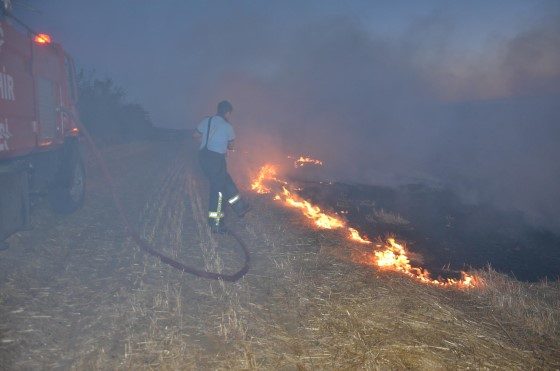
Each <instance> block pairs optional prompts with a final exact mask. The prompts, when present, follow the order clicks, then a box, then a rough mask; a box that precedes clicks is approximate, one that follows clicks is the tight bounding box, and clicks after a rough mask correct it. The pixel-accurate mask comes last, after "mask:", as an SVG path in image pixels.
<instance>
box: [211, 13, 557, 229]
mask: <svg viewBox="0 0 560 371" xmlns="http://www.w3.org/2000/svg"><path fill="white" fill-rule="evenodd" d="M437 18H438V17H437V16H431V17H429V18H428V19H423V20H421V21H419V22H418V23H416V24H415V25H414V26H413V27H411V28H410V29H409V30H408V32H407V33H405V34H404V36H402V37H401V38H399V39H397V40H395V39H393V40H387V39H385V38H383V37H377V36H376V35H372V34H371V33H370V32H368V31H367V30H366V29H365V27H364V25H363V24H361V23H360V22H359V21H357V20H355V19H352V18H349V17H343V16H338V17H332V18H329V19H326V20H318V21H317V22H314V23H312V24H307V25H304V26H302V27H301V28H300V29H299V30H297V31H295V32H294V33H293V34H291V35H290V36H291V37H290V39H289V40H288V41H287V42H286V43H285V44H286V45H289V48H286V49H283V52H282V53H277V54H276V55H274V58H272V60H274V64H273V65H271V66H266V65H264V66H262V68H261V70H262V71H264V73H252V72H253V71H240V70H236V71H235V70H230V71H227V73H226V74H224V78H223V79H221V80H220V81H219V84H218V85H219V89H217V90H216V91H219V93H220V95H219V96H223V97H230V98H231V99H232V100H234V102H235V104H236V105H237V106H238V107H243V108H241V112H239V113H236V118H235V119H236V120H238V121H239V122H240V123H241V124H240V127H239V128H238V131H239V132H240V135H241V138H242V140H241V142H242V145H243V147H244V148H248V149H254V150H255V153H258V154H259V158H260V159H262V158H263V157H264V158H266V157H267V156H266V155H264V156H263V154H265V153H268V152H270V151H271V149H272V148H274V149H275V151H274V152H275V155H274V156H275V157H278V153H305V154H311V155H314V156H317V157H319V158H321V159H323V160H325V162H326V163H327V164H328V170H329V171H330V177H331V179H337V180H345V181H352V182H366V183H377V184H380V183H381V184H388V183H389V184H398V183H406V182H416V181H422V182H436V183H437V184H440V185H443V186H451V187H453V188H454V189H455V190H456V191H458V192H460V193H461V194H462V195H464V197H465V199H466V200H468V201H471V202H490V203H493V204H494V205H496V206H499V207H503V208H505V209H513V210H521V211H523V212H525V213H526V215H527V216H528V217H529V219H530V220H532V221H533V222H534V223H538V224H543V225H545V226H546V227H549V228H554V229H556V230H560V222H559V220H560V218H559V217H560V196H558V189H559V188H560V165H559V163H558V159H560V149H559V147H558V145H557V142H558V139H560V126H559V125H558V123H559V122H560V108H559V107H560V105H559V104H558V103H559V102H560V99H559V98H560V42H559V40H560V18H559V17H557V16H555V17H552V16H549V17H548V18H547V19H544V20H541V21H540V22H538V23H537V24H534V25H533V26H532V27H530V28H528V29H526V30H524V31H523V32H520V33H518V34H516V35H514V36H513V37H510V38H507V39H502V40H499V42H497V41H496V40H494V41H493V42H490V41H489V42H488V44H487V45H485V47H484V48H482V50H480V51H479V52H478V54H476V55H472V54H468V55H466V54H465V55H461V53H459V52H457V50H456V49H454V48H453V47H452V46H450V43H451V36H450V35H451V34H452V32H453V27H452V25H451V24H450V23H449V22H447V21H445V20H444V21H442V22H441V23H438V19H437ZM256 60H261V61H263V63H266V58H263V57H262V55H258V58H256ZM267 67H268V68H267ZM259 72H260V71H259ZM217 98H218V96H214V97H213V101H216V100H217ZM266 134H267V135H268V136H269V137H272V138H275V143H274V144H271V142H270V140H265V141H264V143H266V145H265V146H264V148H263V147H260V148H259V144H261V143H263V135H266Z"/></svg>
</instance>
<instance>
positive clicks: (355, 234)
mask: <svg viewBox="0 0 560 371" xmlns="http://www.w3.org/2000/svg"><path fill="white" fill-rule="evenodd" d="M348 231H349V232H350V239H351V240H352V241H356V242H359V243H363V244H370V243H371V241H370V240H368V239H365V238H363V237H362V236H360V232H358V231H357V230H356V229H354V228H350V227H349V228H348Z"/></svg>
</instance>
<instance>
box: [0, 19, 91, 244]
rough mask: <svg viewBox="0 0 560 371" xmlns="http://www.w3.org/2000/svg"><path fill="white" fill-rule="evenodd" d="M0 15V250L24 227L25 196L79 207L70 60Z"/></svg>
mask: <svg viewBox="0 0 560 371" xmlns="http://www.w3.org/2000/svg"><path fill="white" fill-rule="evenodd" d="M18 27H19V26H18V24H17V23H16V22H14V21H13V20H11V19H10V17H8V16H7V14H6V13H4V12H3V11H2V10H0V244H1V243H3V242H4V240H5V239H6V238H7V237H8V236H9V235H11V234H12V233H14V232H16V231H18V230H19V229H21V228H25V227H26V226H29V205H30V201H29V200H30V194H39V195H43V194H46V195H47V197H48V199H49V201H50V204H51V205H52V207H53V208H54V209H55V210H56V211H58V212H63V213H69V212H72V211H74V210H76V209H78V208H79V207H80V206H81V205H82V204H83V201H84V195H85V171H84V164H83V160H82V149H81V145H80V141H81V135H80V130H79V122H78V111H77V108H76V104H77V89H76V81H75V68H74V63H73V61H72V58H71V57H70V56H69V55H68V54H66V53H65V52H64V50H63V49H62V47H61V46H60V45H59V44H56V43H54V42H52V41H51V39H50V37H49V36H48V35H44V34H34V33H31V32H30V31H29V30H27V29H25V28H24V27H19V28H18Z"/></svg>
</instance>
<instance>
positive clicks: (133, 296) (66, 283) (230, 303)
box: [0, 142, 560, 370]
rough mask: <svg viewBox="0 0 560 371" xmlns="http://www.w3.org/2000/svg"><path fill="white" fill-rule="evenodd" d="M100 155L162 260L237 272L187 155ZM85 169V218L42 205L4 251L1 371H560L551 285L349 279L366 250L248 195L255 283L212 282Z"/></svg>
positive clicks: (369, 275) (0, 259) (147, 148)
mask: <svg viewBox="0 0 560 371" xmlns="http://www.w3.org/2000/svg"><path fill="white" fill-rule="evenodd" d="M104 155H105V156H106V158H107V159H108V163H109V167H110V170H111V172H112V173H113V174H114V176H115V181H116V187H117V190H118V193H119V194H120V195H121V197H122V199H123V203H124V205H125V206H126V209H127V212H128V217H129V218H130V219H131V220H132V221H133V222H135V223H136V224H137V225H138V226H139V227H138V228H139V230H140V231H141V233H142V235H143V237H144V238H146V239H147V240H149V241H151V242H152V243H153V245H154V246H156V247H157V248H158V249H160V250H161V251H164V252H165V253H166V254H167V255H169V256H172V257H174V258H176V259H177V260H180V261H182V262H184V263H186V264H189V265H193V266H196V267H204V268H206V269H208V270H212V271H228V272H229V271H234V270H235V269H236V268H238V267H239V266H240V265H241V264H242V261H241V255H240V251H239V249H238V247H237V246H236V245H235V242H234V240H233V239H232V238H231V237H228V236H214V235H211V234H210V233H209V231H208V229H207V227H206V221H205V211H206V191H205V190H206V188H205V187H206V185H205V183H204V181H203V179H202V178H201V176H200V174H199V172H198V170H197V168H196V163H195V161H194V158H193V155H194V153H193V150H192V149H191V148H187V147H184V146H183V145H182V144H180V143H174V142H159V143H158V142H154V143H136V144H129V145H123V146H119V147H115V148H110V149H108V150H105V151H104ZM88 167H89V176H90V182H89V189H88V191H89V195H88V199H87V202H86V205H85V207H84V208H83V209H82V210H79V211H78V212H77V213H76V214H74V215H71V216H65V217H61V216H57V215H54V214H52V213H51V212H50V211H49V210H48V208H47V207H46V206H45V205H44V204H43V203H42V201H39V202H38V204H37V205H35V207H34V213H33V221H32V224H33V229H32V230H31V231H23V232H20V233H18V234H16V235H14V236H12V237H11V238H10V240H9V242H10V244H11V248H10V249H9V250H6V251H3V252H0V368H4V369H53V368H55V369H56V368H60V369H131V370H142V369H164V370H166V369H173V370H174V369H231V368H233V369H303V370H305V369H360V368H362V369H425V370H432V369H469V368H470V369H507V370H526V369H558V368H560V326H559V321H560V309H559V308H560V284H559V283H558V282H543V283H538V284H535V283H532V284H531V283H522V282H518V281H515V280H513V279H511V278H509V277H506V276H503V275H500V274H498V273H496V272H494V271H493V270H491V269H488V270H486V271H482V272H478V274H479V275H481V276H482V277H483V278H484V283H485V284H484V285H483V286H482V287H480V288H477V289H473V290H469V291H457V290H451V289H439V288H436V287H431V286H426V285H422V284H419V283H417V282H415V281H412V280H410V279H408V278H406V277H403V276H401V275H399V274H396V273H389V272H382V271H378V270H374V269H372V268H371V267H366V266H359V265H356V264H355V263H353V262H352V260H351V257H350V255H351V253H352V251H354V250H355V249H359V248H360V247H359V246H354V245H352V243H351V242H348V241H347V240H346V239H345V238H343V237H342V236H340V235H338V234H337V233H336V232H328V231H327V232H324V231H316V230H313V229H311V228H309V226H308V224H307V222H306V221H305V220H303V219H302V217H301V216H299V215H298V214H295V213H293V212H292V211H290V210H285V209H282V208H279V207H278V206H277V205H275V204H274V203H272V202H271V201H270V200H268V199H267V198H266V197H258V196H254V195H251V196H250V197H251V202H252V204H253V210H252V212H251V213H250V214H249V215H248V216H247V217H246V218H245V219H243V220H238V219H237V218H235V216H233V215H228V217H229V220H228V222H229V224H230V226H231V227H232V228H235V229H236V231H238V233H239V234H240V235H241V236H242V237H243V238H244V239H245V241H246V242H247V245H248V247H249V249H250V251H251V254H252V261H251V269H250V271H249V273H248V274H247V275H246V276H245V277H244V278H242V279H241V280H240V281H238V282H237V283H224V282H220V281H208V280H203V279H199V278H196V277H193V276H189V275H185V274H182V273H180V272H178V271H176V270H174V269H173V268H170V267H168V266H166V265H163V264H162V263H161V262H159V261H158V260H156V259H154V258H153V257H151V256H149V255H146V254H144V253H143V252H142V251H141V250H139V248H138V247H137V246H135V245H134V244H133V242H132V241H131V240H130V239H129V238H128V237H127V236H126V234H125V232H124V230H123V228H122V225H121V223H120V221H119V219H118V214H117V212H116V209H115V208H114V206H113V204H112V200H111V197H110V192H109V190H108V187H107V186H106V184H105V183H104V181H103V179H102V178H101V176H100V172H99V169H98V168H97V166H96V165H95V163H93V162H90V163H89V166H88ZM380 213H383V216H384V217H386V218H390V217H392V218H397V217H398V216H391V214H390V211H389V210H385V211H380ZM398 221H399V222H403V221H402V218H400V217H399V219H398Z"/></svg>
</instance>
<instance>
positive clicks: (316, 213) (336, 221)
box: [275, 187, 345, 229]
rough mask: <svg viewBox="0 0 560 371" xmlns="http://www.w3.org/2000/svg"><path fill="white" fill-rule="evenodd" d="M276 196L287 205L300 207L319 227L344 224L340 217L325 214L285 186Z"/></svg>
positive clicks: (340, 226) (342, 225)
mask: <svg viewBox="0 0 560 371" xmlns="http://www.w3.org/2000/svg"><path fill="white" fill-rule="evenodd" d="M277 196H278V198H277V199H278V200H280V201H283V202H284V203H285V204H286V205H287V206H290V207H294V208H298V209H301V210H302V212H303V214H304V215H305V216H306V217H308V218H309V219H312V220H313V222H314V223H315V225H316V226H317V227H319V228H322V229H338V228H343V227H344V225H345V223H344V221H343V220H342V219H340V218H337V217H336V216H334V215H328V214H325V213H324V212H322V211H321V208H320V207H319V206H315V205H312V204H311V203H310V202H309V201H306V200H304V199H302V198H300V197H299V196H297V195H295V194H292V193H291V192H290V191H288V189H287V188H286V187H282V193H281V194H279V195H277ZM275 198H276V197H275Z"/></svg>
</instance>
